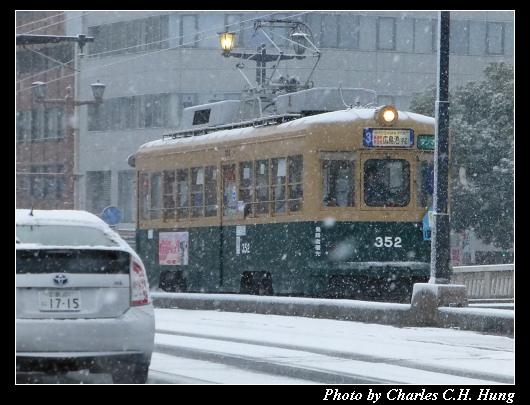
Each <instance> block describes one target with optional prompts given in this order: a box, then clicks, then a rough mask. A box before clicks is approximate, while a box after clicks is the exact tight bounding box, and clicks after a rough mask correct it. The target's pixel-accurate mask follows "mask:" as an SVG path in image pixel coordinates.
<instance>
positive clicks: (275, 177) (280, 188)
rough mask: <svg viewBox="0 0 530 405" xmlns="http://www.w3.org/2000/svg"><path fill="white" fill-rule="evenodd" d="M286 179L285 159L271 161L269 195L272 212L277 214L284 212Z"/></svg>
mask: <svg viewBox="0 0 530 405" xmlns="http://www.w3.org/2000/svg"><path fill="white" fill-rule="evenodd" d="M286 179H287V159H286V158H285V157H280V158H274V159H271V193H272V196H271V198H272V201H273V203H274V206H273V208H272V209H273V210H274V212H277V213H284V212H285V199H286V193H285V192H286V190H285V183H286Z"/></svg>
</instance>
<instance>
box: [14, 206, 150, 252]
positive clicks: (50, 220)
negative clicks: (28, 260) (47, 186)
mask: <svg viewBox="0 0 530 405" xmlns="http://www.w3.org/2000/svg"><path fill="white" fill-rule="evenodd" d="M30 214H32V215H30ZM15 224H16V225H69V226H88V227H92V228H97V229H100V230H101V231H103V232H104V233H105V234H107V236H108V237H109V238H111V239H112V240H114V241H115V242H116V243H117V246H116V247H105V248H104V247H99V248H102V249H122V250H126V251H127V252H129V253H131V254H132V255H133V256H134V257H135V260H136V261H138V262H141V259H140V258H139V257H138V255H137V254H136V252H135V251H134V249H133V248H131V247H130V246H129V244H128V243H127V242H125V241H124V240H123V239H122V238H121V237H120V235H119V234H118V233H117V232H115V231H114V230H113V229H111V227H110V226H108V225H107V223H106V222H105V221H103V220H102V219H101V218H99V217H97V216H96V215H94V214H91V213H89V212H86V211H78V210H29V209H16V210H15ZM16 247H17V249H19V248H39V247H40V248H42V245H39V244H34V243H33V244H27V243H23V244H19V243H17V244H16ZM61 247H64V246H61Z"/></svg>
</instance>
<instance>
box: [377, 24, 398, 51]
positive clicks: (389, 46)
mask: <svg viewBox="0 0 530 405" xmlns="http://www.w3.org/2000/svg"><path fill="white" fill-rule="evenodd" d="M377 49H379V50H382V51H395V50H396V19H395V18H392V17H379V18H378V19H377Z"/></svg>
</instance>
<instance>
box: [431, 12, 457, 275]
mask: <svg viewBox="0 0 530 405" xmlns="http://www.w3.org/2000/svg"><path fill="white" fill-rule="evenodd" d="M438 21H439V23H438V40H439V46H438V90H437V101H436V130H435V139H434V141H435V149H434V212H433V220H434V221H433V222H434V224H433V230H432V238H431V277H430V280H429V283H434V284H449V283H451V276H452V273H453V269H452V268H451V267H450V256H451V255H450V239H449V233H450V222H449V212H448V204H447V200H448V189H449V187H448V177H449V101H448V100H449V11H440V12H439V20H438Z"/></svg>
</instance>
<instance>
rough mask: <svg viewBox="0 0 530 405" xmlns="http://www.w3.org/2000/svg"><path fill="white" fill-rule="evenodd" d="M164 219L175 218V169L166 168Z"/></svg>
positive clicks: (163, 186) (163, 187)
mask: <svg viewBox="0 0 530 405" xmlns="http://www.w3.org/2000/svg"><path fill="white" fill-rule="evenodd" d="M162 189H163V193H164V194H163V204H164V208H163V216H164V219H175V192H176V191H175V170H165V171H164V179H163V184H162Z"/></svg>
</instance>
